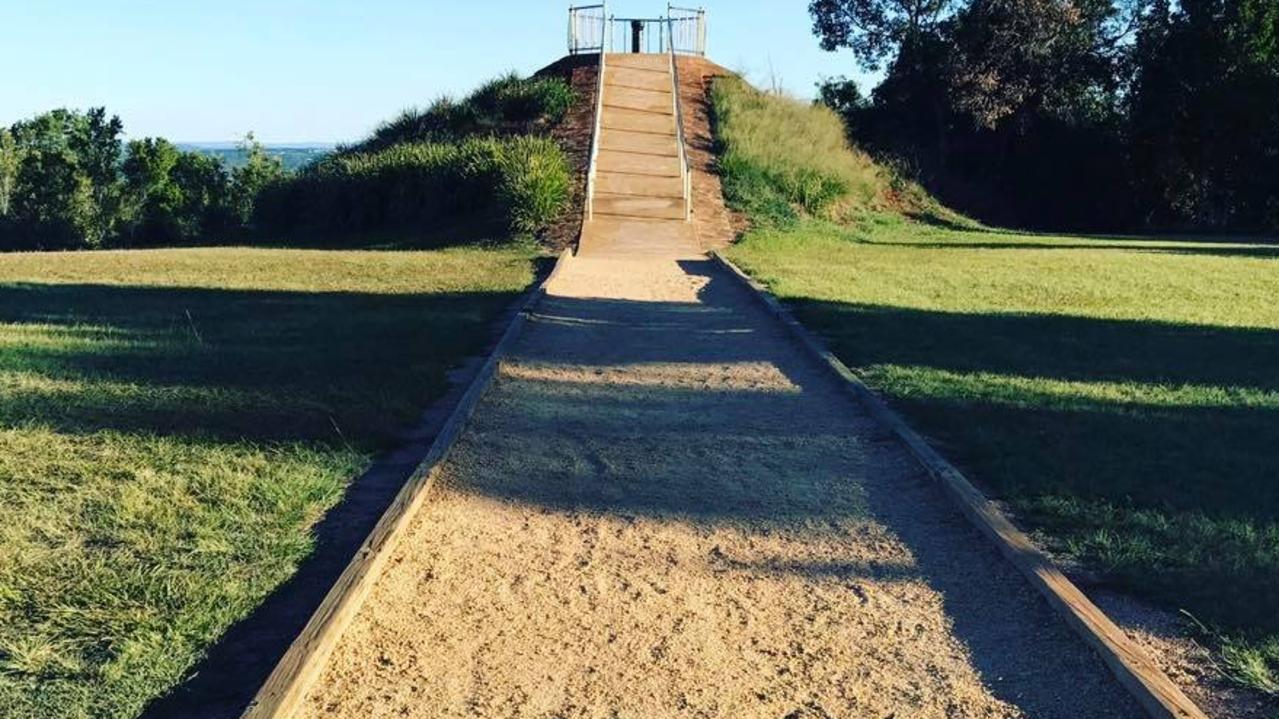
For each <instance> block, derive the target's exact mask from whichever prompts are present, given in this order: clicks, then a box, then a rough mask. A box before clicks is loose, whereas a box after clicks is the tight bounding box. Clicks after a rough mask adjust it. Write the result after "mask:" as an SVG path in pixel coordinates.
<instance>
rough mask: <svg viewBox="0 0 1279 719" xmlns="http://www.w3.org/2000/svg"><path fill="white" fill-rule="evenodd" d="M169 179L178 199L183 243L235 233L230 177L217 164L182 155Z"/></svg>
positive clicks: (190, 154)
mask: <svg viewBox="0 0 1279 719" xmlns="http://www.w3.org/2000/svg"><path fill="white" fill-rule="evenodd" d="M169 177H170V180H171V181H172V182H173V184H174V185H175V186H176V187H177V188H178V190H179V192H180V193H181V196H182V199H181V204H180V206H179V216H180V217H181V218H182V221H183V237H184V239H185V240H186V241H192V240H195V239H196V238H204V239H205V240H213V239H219V238H223V237H224V236H225V235H227V234H229V233H231V232H234V231H235V230H236V229H237V227H238V223H237V221H236V217H235V209H234V208H233V207H232V206H231V183H230V177H229V176H228V175H227V171H226V168H225V167H224V166H223V165H222V162H221V161H220V160H218V159H217V158H214V157H209V156H207V155H201V154H199V153H197V152H183V153H181V154H180V155H178V159H177V162H175V163H174V164H173V169H172V170H170V172H169Z"/></svg>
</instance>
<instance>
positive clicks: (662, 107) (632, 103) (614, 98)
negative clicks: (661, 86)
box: [604, 85, 675, 115]
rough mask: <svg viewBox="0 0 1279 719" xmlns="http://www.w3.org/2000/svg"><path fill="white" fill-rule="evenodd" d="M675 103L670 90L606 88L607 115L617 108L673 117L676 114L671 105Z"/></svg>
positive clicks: (605, 110)
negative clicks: (610, 110)
mask: <svg viewBox="0 0 1279 719" xmlns="http://www.w3.org/2000/svg"><path fill="white" fill-rule="evenodd" d="M673 101H674V98H673V97H672V96H671V91H670V90H665V91H655V90H636V89H635V88H632V87H616V86H610V85H605V86H604V113H605V115H607V114H608V111H609V109H610V108H617V107H621V108H626V109H628V110H642V111H644V112H654V113H660V114H663V115H672V114H674V112H675V108H674V106H673V105H672V104H671V103H672V102H673Z"/></svg>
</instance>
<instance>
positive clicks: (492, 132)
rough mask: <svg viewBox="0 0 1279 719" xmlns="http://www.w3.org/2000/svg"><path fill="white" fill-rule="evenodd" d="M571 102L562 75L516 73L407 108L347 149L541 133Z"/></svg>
mask: <svg viewBox="0 0 1279 719" xmlns="http://www.w3.org/2000/svg"><path fill="white" fill-rule="evenodd" d="M572 104H573V90H572V88H570V87H569V85H568V83H567V82H565V81H564V80H563V79H562V78H558V77H529V78H521V77H519V76H518V75H516V74H514V73H512V74H509V75H505V76H503V77H499V78H496V79H494V80H490V81H488V82H486V83H484V84H483V85H481V86H480V87H479V88H478V89H476V90H475V91H474V92H472V93H471V94H470V95H468V96H466V97H465V98H464V99H462V100H454V99H452V98H449V97H442V98H440V99H438V100H436V101H435V102H433V103H431V105H429V106H428V107H426V108H424V109H423V108H409V109H407V110H405V111H404V112H402V113H400V115H399V116H398V117H396V118H395V119H393V120H390V121H388V122H386V123H383V124H382V125H381V126H380V127H378V128H377V129H376V130H374V131H373V134H372V135H371V136H370V137H369V138H368V139H366V140H364V141H363V142H360V143H358V144H356V145H353V146H352V147H350V148H346V149H345V150H344V152H346V153H359V152H372V151H377V150H382V149H386V148H388V147H391V146H393V145H397V144H400V143H406V142H458V141H461V140H464V139H466V138H469V137H490V136H491V137H509V136H513V135H528V134H537V133H538V132H539V131H542V130H544V129H546V128H547V127H549V126H550V125H554V124H555V123H557V122H559V121H560V120H561V119H563V117H564V113H565V112H567V111H568V108H569V106H571V105H572Z"/></svg>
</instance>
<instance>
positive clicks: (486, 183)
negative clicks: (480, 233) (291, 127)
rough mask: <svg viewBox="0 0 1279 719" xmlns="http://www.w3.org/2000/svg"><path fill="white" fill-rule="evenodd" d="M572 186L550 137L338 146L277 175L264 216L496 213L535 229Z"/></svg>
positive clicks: (333, 225) (355, 227)
mask: <svg viewBox="0 0 1279 719" xmlns="http://www.w3.org/2000/svg"><path fill="white" fill-rule="evenodd" d="M568 188H569V171H568V162H567V160H566V159H565V157H564V153H563V151H562V150H561V149H560V148H559V146H558V145H556V144H555V142H553V141H552V140H549V139H546V138H539V137H515V138H505V139H499V138H473V139H469V140H465V141H463V142H458V143H432V142H420V143H406V144H397V145H393V146H391V147H389V148H386V149H383V150H379V151H375V152H356V153H347V154H340V155H334V156H331V157H329V158H326V159H325V160H323V161H321V162H319V163H317V164H315V165H313V166H311V167H309V168H307V169H305V170H303V171H302V172H301V173H299V174H298V175H296V176H294V177H290V178H286V179H284V180H283V181H280V182H277V183H275V184H274V185H272V186H271V187H269V188H268V189H267V190H266V191H264V192H263V193H262V195H261V196H260V197H259V200H258V207H257V213H256V219H257V222H258V224H259V226H261V227H262V228H263V229H265V230H267V231H271V232H277V233H281V232H289V231H296V230H300V229H305V230H318V231H324V232H339V233H345V232H360V231H366V230H378V229H394V228H405V227H413V226H420V225H424V224H427V223H432V222H437V221H439V220H440V219H443V218H446V217H448V218H453V219H456V218H458V217H481V218H493V217H497V218H500V219H502V220H504V221H505V222H506V223H507V224H508V225H509V226H510V227H511V228H512V229H515V230H517V231H521V232H533V231H535V230H537V229H538V228H540V227H541V226H543V225H545V224H546V223H547V222H548V221H549V220H551V219H552V218H553V217H554V216H555V215H556V214H558V213H559V212H560V211H561V210H562V209H563V208H564V206H565V203H566V202H567V199H568Z"/></svg>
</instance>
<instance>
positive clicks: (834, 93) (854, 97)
mask: <svg viewBox="0 0 1279 719" xmlns="http://www.w3.org/2000/svg"><path fill="white" fill-rule="evenodd" d="M817 102H819V103H821V104H822V105H825V106H826V107H829V108H830V109H832V110H834V111H835V113H836V114H837V115H839V116H840V117H843V118H844V119H845V121H847V120H848V119H850V118H852V117H853V116H854V115H855V114H856V113H857V112H858V111H859V110H864V109H865V108H866V105H867V102H866V98H865V96H863V95H862V92H861V90H860V89H858V87H857V83H856V82H855V81H853V80H849V79H848V78H846V77H843V76H842V75H841V76H839V77H826V78H822V81H821V82H819V83H817ZM849 129H850V131H851V130H852V128H849Z"/></svg>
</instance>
